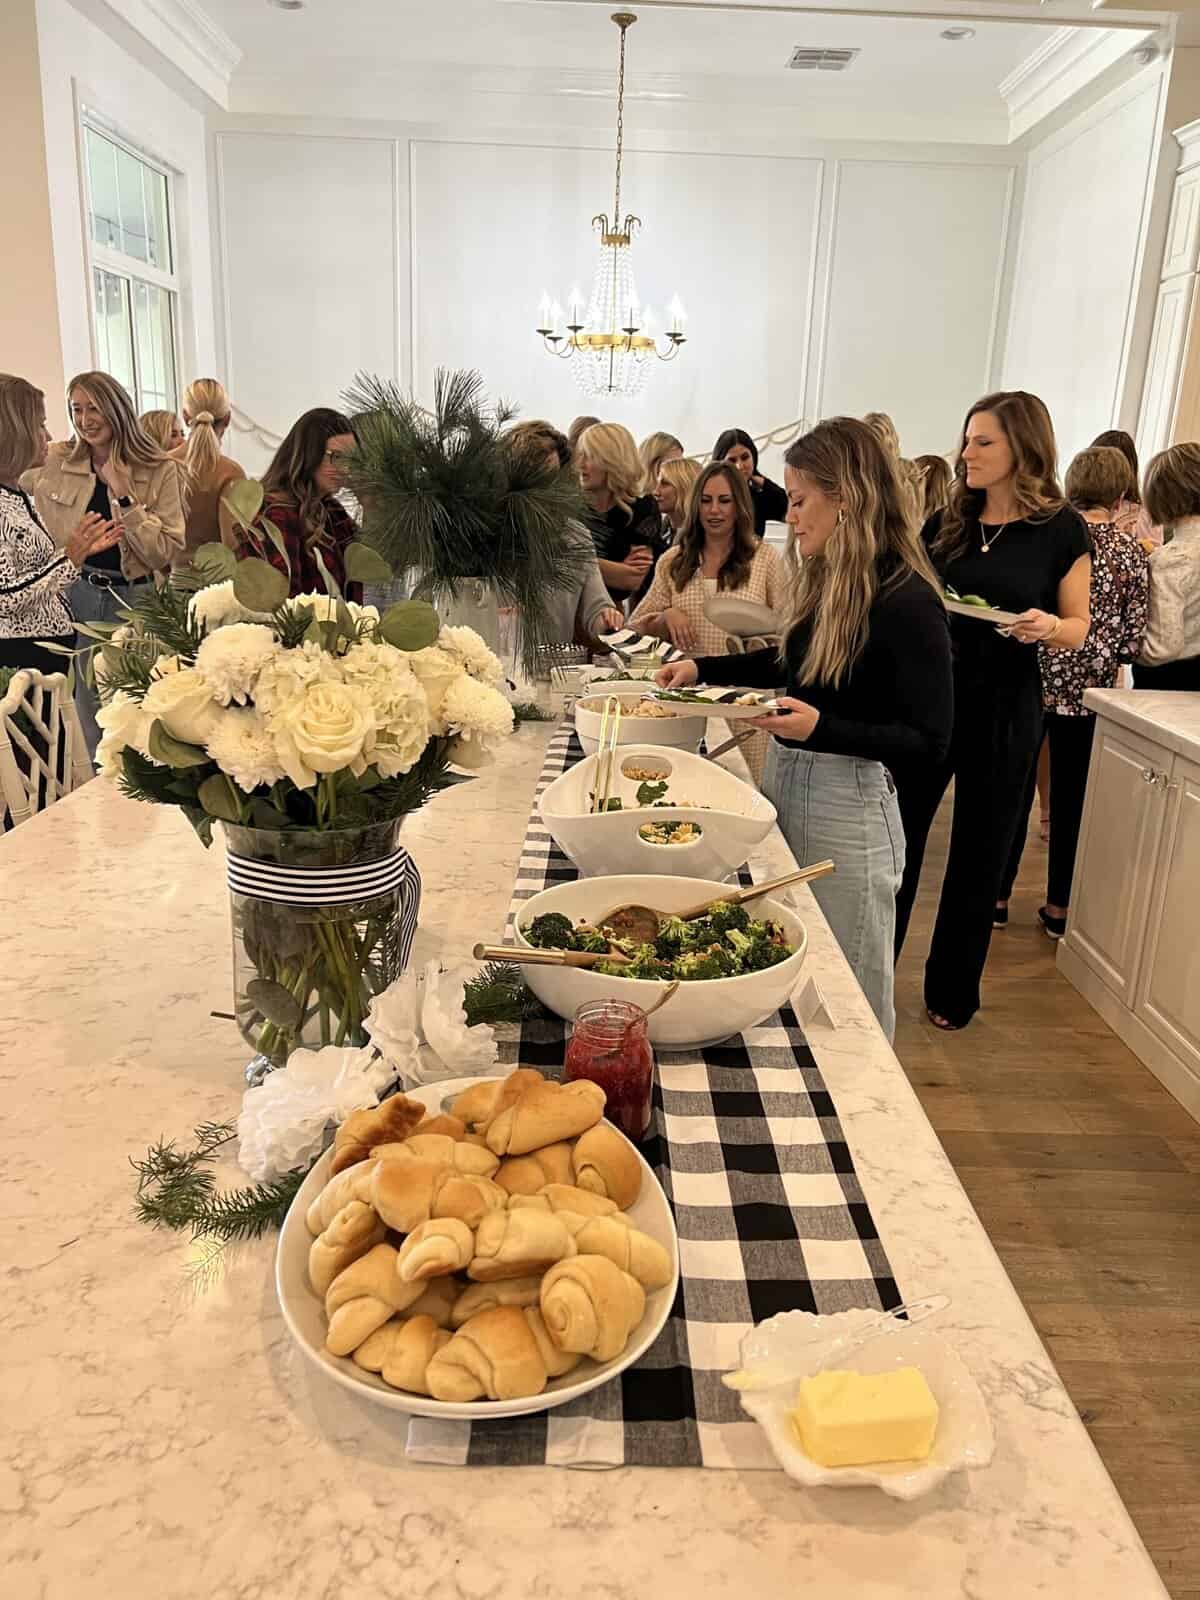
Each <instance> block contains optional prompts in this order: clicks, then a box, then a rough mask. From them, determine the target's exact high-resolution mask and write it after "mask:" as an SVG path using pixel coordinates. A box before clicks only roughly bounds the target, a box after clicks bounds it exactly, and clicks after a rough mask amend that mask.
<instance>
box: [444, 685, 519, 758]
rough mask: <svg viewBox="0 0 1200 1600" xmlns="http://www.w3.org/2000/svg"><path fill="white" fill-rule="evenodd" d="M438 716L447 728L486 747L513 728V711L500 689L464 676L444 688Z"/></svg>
mask: <svg viewBox="0 0 1200 1600" xmlns="http://www.w3.org/2000/svg"><path fill="white" fill-rule="evenodd" d="M442 715H443V717H444V718H445V720H446V723H447V725H448V726H449V727H451V728H454V729H456V730H457V731H458V732H459V733H461V734H462V735H464V736H465V737H466V738H467V739H468V740H469V741H470V742H472V743H474V742H478V743H480V744H482V745H483V747H484V748H485V749H488V750H490V749H492V748H493V747H494V746H495V745H497V744H499V742H500V741H501V739H506V738H507V737H508V735H509V734H510V733H511V732H512V730H513V710H512V707H511V706H510V705H509V703H508V701H507V700H506V699H505V698H504V696H503V695H502V694H501V693H500V691H499V690H498V689H493V688H492V687H491V685H490V684H486V683H477V682H476V681H475V679H474V678H468V677H466V676H465V675H464V676H462V677H459V678H458V679H456V680H455V682H454V683H452V684H451V685H450V687H449V688H448V689H447V691H446V698H445V700H444V701H443V702H442Z"/></svg>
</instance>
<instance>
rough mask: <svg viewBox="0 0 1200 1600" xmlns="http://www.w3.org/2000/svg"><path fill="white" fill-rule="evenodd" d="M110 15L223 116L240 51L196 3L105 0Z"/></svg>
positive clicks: (190, 0) (184, 0)
mask: <svg viewBox="0 0 1200 1600" xmlns="http://www.w3.org/2000/svg"><path fill="white" fill-rule="evenodd" d="M107 4H108V7H109V9H110V10H112V11H113V12H115V14H116V15H117V16H118V17H119V18H120V20H121V21H122V22H124V23H125V24H126V26H128V27H130V28H132V29H133V31H134V32H135V33H137V34H138V35H139V36H140V37H141V38H142V39H143V40H144V41H145V42H146V44H148V45H149V46H150V47H151V48H152V49H153V50H155V51H157V52H158V54H159V55H162V56H164V57H165V58H166V59H167V60H168V61H169V62H170V63H171V65H172V66H173V67H175V68H176V69H177V70H178V71H179V72H182V73H183V74H184V76H185V77H187V78H188V79H189V80H190V81H191V82H192V83H193V84H194V85H195V86H196V88H198V89H200V90H201V91H202V92H203V93H204V94H205V95H206V96H207V97H208V98H209V99H210V100H212V101H214V102H215V103H216V104H217V105H218V106H220V107H221V109H222V110H223V111H225V110H228V109H229V86H230V81H231V79H232V77H233V74H234V72H235V71H236V70H237V67H238V64H239V63H240V61H241V59H242V52H241V49H240V48H239V47H238V46H237V45H236V44H235V43H234V42H233V40H232V39H231V38H230V37H229V35H228V34H227V33H226V32H225V31H224V29H223V28H220V27H218V26H217V24H216V23H215V22H214V21H213V19H212V18H211V17H210V16H209V15H208V13H207V12H206V11H205V10H204V9H203V8H202V7H201V6H199V5H197V4H196V0H107Z"/></svg>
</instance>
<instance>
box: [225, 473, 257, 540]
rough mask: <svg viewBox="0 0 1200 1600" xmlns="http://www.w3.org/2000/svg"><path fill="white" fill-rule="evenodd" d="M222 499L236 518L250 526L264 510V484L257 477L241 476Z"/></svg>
mask: <svg viewBox="0 0 1200 1600" xmlns="http://www.w3.org/2000/svg"><path fill="white" fill-rule="evenodd" d="M221 499H222V500H223V501H224V502H225V504H226V506H227V507H228V508H229V510H230V511H231V512H232V514H233V517H234V520H235V521H237V522H240V523H241V525H242V527H243V528H248V527H249V526H250V524H251V523H252V522H253V521H254V519H255V517H257V515H258V513H259V512H260V511H261V510H262V504H263V486H262V484H261V483H259V481H258V479H257V478H239V479H238V480H237V482H236V483H231V484H230V485H229V487H228V488H227V489H226V490H225V492H224V493H223V494H222V496H221Z"/></svg>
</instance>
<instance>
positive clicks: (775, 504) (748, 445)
mask: <svg viewBox="0 0 1200 1600" xmlns="http://www.w3.org/2000/svg"><path fill="white" fill-rule="evenodd" d="M712 458H713V460H714V461H727V462H728V463H729V465H730V466H731V467H736V468H737V470H738V471H739V472H740V473H741V475H742V477H743V478H745V480H746V482H747V483H748V484H749V485H750V503H751V505H753V507H754V531H755V533H756V534H757V535H758V537H759V538H760V539H761V538H762V536H763V534H764V533H765V532H766V527H767V523H768V522H785V521H786V520H787V508H788V497H787V493H786V492H785V491H784V490H783V489H781V488H780V487H779V485H778V484H777V483H772V482H771V480H770V478H767V477H764V475H763V474H762V473H761V472H760V471H759V470H758V446H757V445H756V444H755V442H754V440H753V439H752V438H751V437H750V435H749V434H748V433H746V432H745V430H744V429H742V428H726V429H725V432H724V433H723V434H721V435H720V437H719V438H718V439H717V442H716V444H715V445H713V453H712Z"/></svg>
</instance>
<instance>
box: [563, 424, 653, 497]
mask: <svg viewBox="0 0 1200 1600" xmlns="http://www.w3.org/2000/svg"><path fill="white" fill-rule="evenodd" d="M575 455H576V457H579V456H588V457H589V458H590V459H591V460H592V461H595V462H597V463H598V464H599V465H600V466H601V467H603V468H604V479H605V484H606V486H607V488H608V492H609V494H611V495H612V497H613V499H614V500H615V501H616V503H617V505H619V506H620V508H621V510H622V511H624V512H626V513H627V514H628V513H629V512H631V511H632V510H633V502H634V501H635V500H636V499H637V498H638V496H639V495H640V494H641V492H642V460H641V457H640V456H639V455H638V452H637V445H636V444H634V442H633V435H632V434H631V433H630V431H629V429H628V428H623V427H622V426H621V424H620V423H619V422H594V423H593V424H592V426H591V427H590V428H587V429H585V431H584V432H583V434H581V436H580V439H579V443H578V444H577V445H576V446H575Z"/></svg>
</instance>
